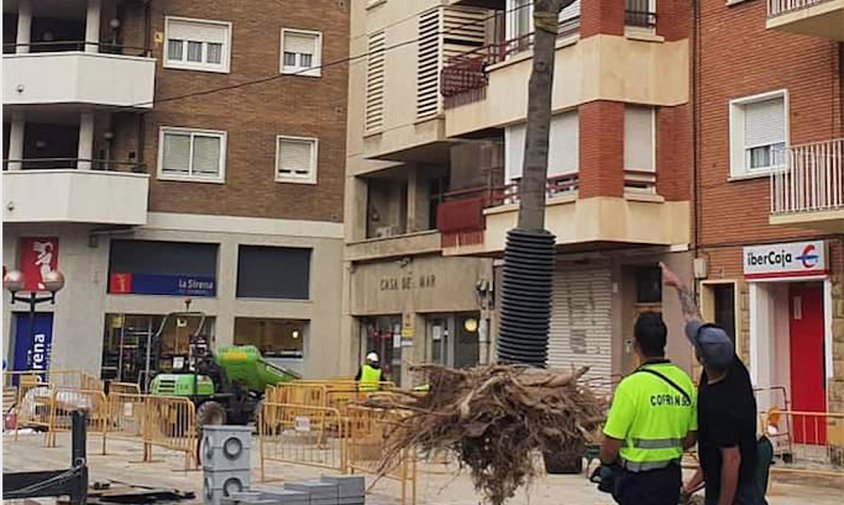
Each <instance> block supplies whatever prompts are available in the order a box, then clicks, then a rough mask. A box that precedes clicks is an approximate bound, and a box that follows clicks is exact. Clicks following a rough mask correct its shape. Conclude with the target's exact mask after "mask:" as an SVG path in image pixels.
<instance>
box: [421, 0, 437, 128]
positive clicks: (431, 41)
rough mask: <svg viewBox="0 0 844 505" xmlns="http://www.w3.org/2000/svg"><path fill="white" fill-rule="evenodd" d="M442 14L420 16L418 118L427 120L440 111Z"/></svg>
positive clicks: (427, 13) (433, 12) (431, 12)
mask: <svg viewBox="0 0 844 505" xmlns="http://www.w3.org/2000/svg"><path fill="white" fill-rule="evenodd" d="M440 13H441V10H440V9H439V8H437V9H433V10H430V11H428V12H425V13H423V14H421V15H420V16H419V42H418V44H419V50H418V54H417V62H416V63H417V71H416V116H417V118H419V119H425V118H429V117H432V116H436V115H437V114H438V113H439V111H440V107H439V106H440V93H439V80H440V65H439V61H440V55H441V48H440V31H441V30H440Z"/></svg>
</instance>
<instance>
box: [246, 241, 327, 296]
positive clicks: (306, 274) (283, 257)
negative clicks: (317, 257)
mask: <svg viewBox="0 0 844 505" xmlns="http://www.w3.org/2000/svg"><path fill="white" fill-rule="evenodd" d="M310 278H311V250H310V249H299V248H290V247H265V246H248V245H242V246H240V248H239V251H238V258H237V296H238V298H284V299H289V300H307V299H308V298H309V297H310V289H309V287H310Z"/></svg>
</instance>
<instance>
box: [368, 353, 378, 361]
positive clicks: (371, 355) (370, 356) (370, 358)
mask: <svg viewBox="0 0 844 505" xmlns="http://www.w3.org/2000/svg"><path fill="white" fill-rule="evenodd" d="M366 361H372V362H374V363H378V353H374V352H371V353H369V354H367V355H366Z"/></svg>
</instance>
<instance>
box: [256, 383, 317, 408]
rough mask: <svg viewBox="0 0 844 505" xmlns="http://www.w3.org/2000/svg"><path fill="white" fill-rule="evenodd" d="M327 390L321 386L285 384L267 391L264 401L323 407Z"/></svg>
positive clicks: (315, 384)
mask: <svg viewBox="0 0 844 505" xmlns="http://www.w3.org/2000/svg"><path fill="white" fill-rule="evenodd" d="M327 392H328V390H327V388H326V387H325V386H324V385H322V384H317V383H308V384H303V383H299V382H287V383H284V384H279V385H277V386H272V387H270V388H268V389H267V391H266V393H265V395H264V401H265V402H269V403H283V404H288V405H302V406H306V407H325V406H326V405H325V403H326V395H327Z"/></svg>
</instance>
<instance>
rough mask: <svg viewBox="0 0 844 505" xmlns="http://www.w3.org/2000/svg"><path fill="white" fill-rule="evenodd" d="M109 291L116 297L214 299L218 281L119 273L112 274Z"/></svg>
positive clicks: (183, 276) (176, 276)
mask: <svg viewBox="0 0 844 505" xmlns="http://www.w3.org/2000/svg"><path fill="white" fill-rule="evenodd" d="M108 291H109V293H111V294H115V295H165V296H203V297H214V296H216V295H217V281H216V279H215V278H214V277H209V276H199V275H157V274H136V273H127V272H119V273H112V274H111V278H110V279H109V290H108Z"/></svg>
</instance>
